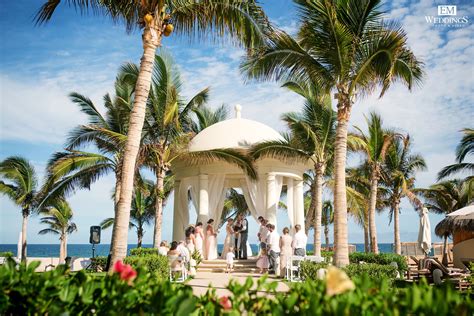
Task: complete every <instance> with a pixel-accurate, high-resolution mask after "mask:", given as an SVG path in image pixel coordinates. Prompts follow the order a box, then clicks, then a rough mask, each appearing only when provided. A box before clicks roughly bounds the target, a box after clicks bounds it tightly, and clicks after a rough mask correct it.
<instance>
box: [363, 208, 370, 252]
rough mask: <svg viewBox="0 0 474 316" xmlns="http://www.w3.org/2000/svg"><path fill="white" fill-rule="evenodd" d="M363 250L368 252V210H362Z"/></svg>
mask: <svg viewBox="0 0 474 316" xmlns="http://www.w3.org/2000/svg"><path fill="white" fill-rule="evenodd" d="M364 251H365V252H370V236H369V210H364Z"/></svg>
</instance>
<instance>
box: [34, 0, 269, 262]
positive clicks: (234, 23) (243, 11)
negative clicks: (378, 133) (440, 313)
mask: <svg viewBox="0 0 474 316" xmlns="http://www.w3.org/2000/svg"><path fill="white" fill-rule="evenodd" d="M60 2H61V1H60V0H48V1H47V2H46V3H45V4H44V5H43V6H42V7H41V8H40V10H39V11H38V13H37V15H36V21H37V23H44V22H47V21H49V20H50V19H51V17H52V15H53V13H54V12H55V10H56V8H57V7H58V5H59V4H60ZM67 3H68V4H69V5H70V6H73V7H75V8H76V9H79V11H80V12H84V11H85V10H93V11H94V12H98V13H101V14H104V15H107V16H110V17H111V18H112V19H113V20H114V21H119V22H124V23H125V25H126V28H127V30H128V31H130V30H132V29H134V28H137V27H138V28H140V29H141V30H143V31H142V43H143V55H142V58H141V63H140V71H139V76H138V78H137V80H136V85H135V91H134V93H135V104H134V107H133V110H132V113H131V115H130V121H129V127H130V128H129V131H128V135H127V136H128V137H127V139H126V144H125V150H124V154H123V163H122V166H121V174H120V175H121V185H120V187H121V189H120V194H119V195H118V196H119V199H118V201H119V203H118V207H117V211H116V221H115V224H114V230H113V233H112V235H113V236H112V262H115V261H117V260H120V259H123V258H124V257H125V255H126V254H127V234H128V222H129V218H130V205H131V200H132V191H133V182H134V174H135V164H136V160H137V155H138V151H139V148H140V141H141V134H142V128H143V123H144V119H145V112H146V103H147V100H148V94H149V91H150V84H151V79H152V69H153V62H154V59H155V51H156V49H157V47H159V46H161V42H162V36H163V35H164V36H169V35H170V34H171V32H172V31H173V28H174V27H176V32H177V33H178V34H183V35H189V36H190V37H191V38H195V37H197V38H199V39H202V38H205V37H212V38H218V37H223V36H230V37H232V38H233V39H234V42H237V43H241V44H242V45H244V46H245V47H247V48H252V47H255V46H258V45H260V44H261V43H262V41H263V38H264V35H265V33H266V32H268V29H269V28H270V26H269V22H268V20H267V17H266V16H265V14H264V13H263V11H262V9H261V8H260V7H259V6H258V5H257V3H256V1H254V0H248V1H242V0H224V1H223V0H143V1H127V0H116V1H103V0H90V1H76V0H74V1H67ZM173 24H174V27H173ZM111 266H112V265H111Z"/></svg>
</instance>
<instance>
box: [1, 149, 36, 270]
mask: <svg viewBox="0 0 474 316" xmlns="http://www.w3.org/2000/svg"><path fill="white" fill-rule="evenodd" d="M0 179H1V180H0V193H1V194H3V195H5V196H7V197H8V198H9V199H10V200H12V202H13V203H14V204H16V205H17V206H18V207H20V208H21V215H22V218H23V219H22V224H21V261H22V262H26V233H27V226H28V217H29V216H30V214H31V212H32V211H33V210H34V208H35V207H36V204H37V197H38V192H37V189H38V188H37V186H38V178H37V176H36V171H35V168H34V167H33V165H32V164H31V163H30V162H29V161H28V160H26V159H25V158H23V157H19V156H11V157H8V158H6V159H5V160H3V161H2V162H0ZM18 255H19V254H17V256H18Z"/></svg>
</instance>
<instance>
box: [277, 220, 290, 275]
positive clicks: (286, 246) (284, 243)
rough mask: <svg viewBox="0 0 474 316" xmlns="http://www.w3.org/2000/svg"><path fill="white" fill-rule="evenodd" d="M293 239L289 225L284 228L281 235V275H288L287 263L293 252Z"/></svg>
mask: <svg viewBox="0 0 474 316" xmlns="http://www.w3.org/2000/svg"><path fill="white" fill-rule="evenodd" d="M292 241H293V238H291V236H290V230H289V229H288V227H285V228H283V235H281V236H280V251H281V252H280V275H286V263H287V261H288V259H289V258H290V257H291V254H292V248H291V244H292Z"/></svg>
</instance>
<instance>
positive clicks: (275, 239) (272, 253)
mask: <svg viewBox="0 0 474 316" xmlns="http://www.w3.org/2000/svg"><path fill="white" fill-rule="evenodd" d="M267 229H268V231H269V232H270V233H269V234H268V237H267V249H268V250H269V251H268V261H270V269H271V270H273V271H274V272H275V274H277V275H278V274H279V270H280V267H279V263H280V260H278V258H279V257H280V235H279V234H278V232H277V231H276V230H275V225H273V224H267Z"/></svg>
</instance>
